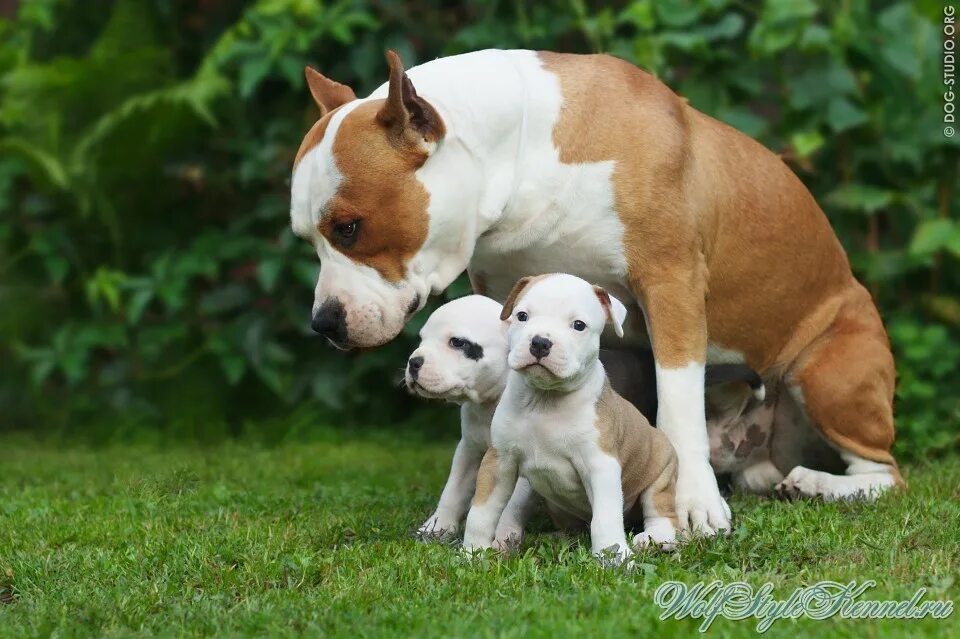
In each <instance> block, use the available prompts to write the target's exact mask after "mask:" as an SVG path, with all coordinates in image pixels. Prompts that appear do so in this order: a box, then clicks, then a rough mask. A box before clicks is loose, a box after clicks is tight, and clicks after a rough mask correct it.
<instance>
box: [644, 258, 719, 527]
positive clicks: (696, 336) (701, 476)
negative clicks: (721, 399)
mask: <svg viewBox="0 0 960 639" xmlns="http://www.w3.org/2000/svg"><path fill="white" fill-rule="evenodd" d="M643 297H644V306H645V310H646V312H647V322H648V326H649V329H650V336H651V341H652V343H653V356H654V359H655V360H656V369H657V401H658V409H657V411H658V412H657V427H658V428H660V429H661V430H662V431H663V432H664V434H666V436H667V437H668V438H669V439H670V442H671V443H672V444H673V447H674V448H675V449H676V451H677V458H678V461H679V469H678V475H677V519H678V521H679V524H680V527H681V529H684V530H691V531H693V532H699V533H702V534H705V535H713V534H716V533H717V532H718V531H725V532H726V531H729V530H730V508H729V506H727V502H726V501H724V499H723V497H721V496H720V490H719V488H718V487H717V479H716V477H715V476H714V474H713V468H711V466H710V442H709V438H708V436H707V422H706V416H705V412H704V397H703V377H704V363H705V361H706V350H707V321H706V311H705V308H704V285H703V283H702V281H701V280H700V279H699V278H698V276H697V275H690V276H689V277H680V278H678V279H676V280H674V281H672V282H671V283H669V284H661V285H657V286H652V287H649V288H647V289H645V290H644V296H643Z"/></svg>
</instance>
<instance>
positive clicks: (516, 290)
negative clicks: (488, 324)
mask: <svg viewBox="0 0 960 639" xmlns="http://www.w3.org/2000/svg"><path fill="white" fill-rule="evenodd" d="M532 281H533V276H531V275H527V276H526V277H521V278H520V279H519V280H517V283H516V284H514V285H513V290H512V291H510V294H509V295H507V301H506V302H504V303H503V310H502V311H500V320H501V321H504V322H505V321H507V320H508V319H510V316H511V315H513V306H514V304H516V303H517V299H518V298H519V297H520V293H522V292H523V289H525V288H527V285H528V284H529V283H530V282H532Z"/></svg>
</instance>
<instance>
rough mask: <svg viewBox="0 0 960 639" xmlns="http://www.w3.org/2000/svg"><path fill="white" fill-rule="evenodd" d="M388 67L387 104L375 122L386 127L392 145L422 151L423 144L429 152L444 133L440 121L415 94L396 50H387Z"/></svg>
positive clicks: (435, 113) (430, 108)
mask: <svg viewBox="0 0 960 639" xmlns="http://www.w3.org/2000/svg"><path fill="white" fill-rule="evenodd" d="M387 64H388V65H390V80H389V92H388V94H387V101H386V103H385V104H384V105H383V108H382V109H380V111H379V112H378V113H377V122H379V123H380V124H382V125H383V126H385V127H386V128H387V131H388V133H389V135H390V138H391V140H393V141H394V143H395V144H404V145H408V144H413V145H415V146H419V147H421V148H424V143H425V145H426V149H427V151H428V152H429V151H430V150H432V147H433V145H434V144H435V143H436V142H437V141H438V140H440V138H442V137H443V135H444V133H446V127H444V125H443V120H442V119H441V118H440V114H439V113H437V110H436V109H434V108H433V106H431V105H430V103H429V102H427V101H426V100H424V99H423V98H421V97H420V96H419V95H417V90H416V89H415V88H414V87H413V82H411V81H410V78H408V77H407V72H406V71H405V70H404V68H403V62H401V61H400V56H398V55H397V53H396V52H395V51H387Z"/></svg>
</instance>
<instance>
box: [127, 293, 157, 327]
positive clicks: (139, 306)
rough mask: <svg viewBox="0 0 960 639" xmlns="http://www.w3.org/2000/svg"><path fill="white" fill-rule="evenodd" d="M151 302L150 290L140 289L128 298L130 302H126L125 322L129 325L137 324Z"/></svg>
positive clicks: (151, 294)
mask: <svg viewBox="0 0 960 639" xmlns="http://www.w3.org/2000/svg"><path fill="white" fill-rule="evenodd" d="M152 300H153V291H152V290H150V289H141V290H139V291H137V292H135V293H134V294H133V295H132V296H130V301H128V302H127V321H128V322H129V323H130V324H136V323H137V322H139V321H140V318H141V317H143V312H144V311H145V310H146V308H147V306H148V305H149V304H150V302H151V301H152Z"/></svg>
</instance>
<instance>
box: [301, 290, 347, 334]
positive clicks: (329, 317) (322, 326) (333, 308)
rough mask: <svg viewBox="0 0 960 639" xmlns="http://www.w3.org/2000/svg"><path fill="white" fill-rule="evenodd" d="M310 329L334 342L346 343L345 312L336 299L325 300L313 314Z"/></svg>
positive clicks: (341, 304)
mask: <svg viewBox="0 0 960 639" xmlns="http://www.w3.org/2000/svg"><path fill="white" fill-rule="evenodd" d="M310 327H311V328H312V329H313V330H314V331H315V332H316V333H319V334H320V335H322V336H323V337H326V338H328V339H330V340H332V341H334V342H345V341H347V311H346V309H345V308H344V307H343V302H341V301H340V300H339V299H338V298H336V297H330V298H327V300H326V301H325V302H324V303H323V304H321V305H320V308H318V309H317V312H316V313H314V314H313V320H312V321H311V322H310Z"/></svg>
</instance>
